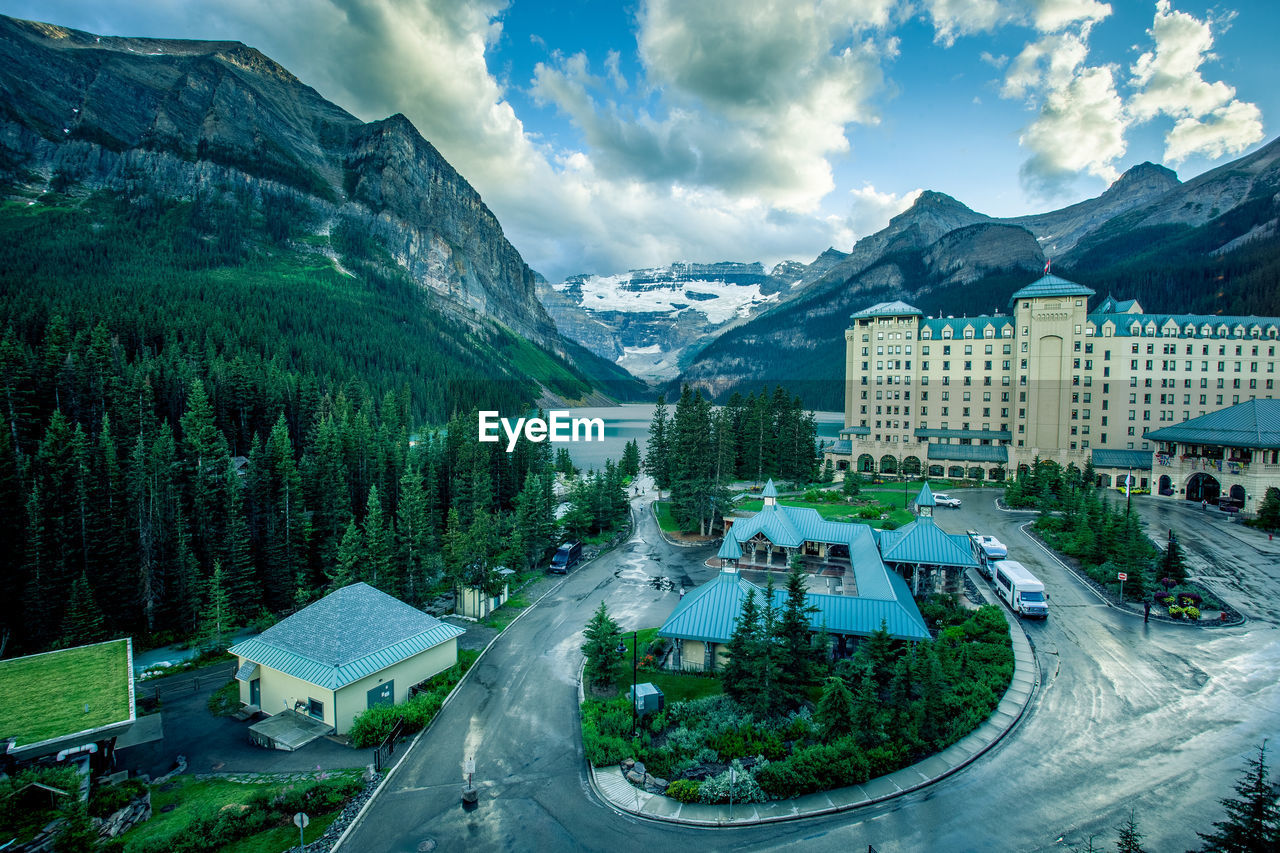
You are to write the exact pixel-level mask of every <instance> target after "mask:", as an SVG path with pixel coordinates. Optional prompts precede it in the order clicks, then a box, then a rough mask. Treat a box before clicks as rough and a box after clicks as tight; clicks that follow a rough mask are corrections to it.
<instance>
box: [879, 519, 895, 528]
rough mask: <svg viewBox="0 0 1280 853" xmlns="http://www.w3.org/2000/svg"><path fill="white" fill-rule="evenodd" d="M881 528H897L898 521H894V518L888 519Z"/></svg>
mask: <svg viewBox="0 0 1280 853" xmlns="http://www.w3.org/2000/svg"><path fill="white" fill-rule="evenodd" d="M880 529H881V530H897V529H898V522H896V521H894V520H893V519H892V518H889V519H886V520H885V522H884V524H882V525H880Z"/></svg>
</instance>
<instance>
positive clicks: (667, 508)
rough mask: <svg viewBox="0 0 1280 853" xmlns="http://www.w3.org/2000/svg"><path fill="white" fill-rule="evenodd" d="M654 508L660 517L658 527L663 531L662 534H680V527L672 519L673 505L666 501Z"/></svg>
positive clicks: (659, 502) (658, 503) (660, 502)
mask: <svg viewBox="0 0 1280 853" xmlns="http://www.w3.org/2000/svg"><path fill="white" fill-rule="evenodd" d="M654 506H655V511H656V513H657V516H658V527H660V528H661V529H662V532H663V533H679V532H680V525H678V524H676V520H675V519H674V518H672V517H671V504H669V503H667V502H666V501H658V502H657V503H656V504H655V505H654Z"/></svg>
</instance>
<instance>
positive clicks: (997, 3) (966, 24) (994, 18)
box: [924, 0, 1111, 47]
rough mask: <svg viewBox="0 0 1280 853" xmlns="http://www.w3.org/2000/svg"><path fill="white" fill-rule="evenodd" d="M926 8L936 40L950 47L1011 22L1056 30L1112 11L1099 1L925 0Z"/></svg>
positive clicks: (1106, 4)
mask: <svg viewBox="0 0 1280 853" xmlns="http://www.w3.org/2000/svg"><path fill="white" fill-rule="evenodd" d="M924 9H925V11H926V12H927V13H928V15H929V18H930V20H932V21H933V27H934V40H935V41H937V42H939V43H940V44H944V45H946V46H947V47H950V46H951V45H953V44H955V41H956V39H957V38H958V37H960V36H969V35H974V34H976V33H989V32H993V31H995V30H997V29H1000V28H1001V27H1004V26H1007V25H1010V24H1017V25H1022V26H1032V27H1034V28H1035V29H1036V30H1038V31H1039V32H1041V33H1056V32H1059V31H1061V30H1064V29H1066V28H1067V27H1070V26H1073V25H1076V24H1085V23H1093V22H1096V21H1101V20H1102V19H1104V18H1106V17H1107V16H1109V15H1110V14H1111V4H1109V3H1099V2H1098V1H1097V0H924Z"/></svg>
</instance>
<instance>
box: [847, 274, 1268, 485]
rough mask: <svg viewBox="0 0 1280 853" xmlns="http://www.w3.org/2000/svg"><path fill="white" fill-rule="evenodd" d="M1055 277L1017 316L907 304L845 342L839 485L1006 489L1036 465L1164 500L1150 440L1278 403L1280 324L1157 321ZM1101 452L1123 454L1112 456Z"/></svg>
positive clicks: (1024, 297)
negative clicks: (929, 312)
mask: <svg viewBox="0 0 1280 853" xmlns="http://www.w3.org/2000/svg"><path fill="white" fill-rule="evenodd" d="M1094 295H1095V294H1094V292H1093V291H1092V290H1090V289H1089V288H1087V287H1084V286H1083V285H1079V284H1076V283H1074V282H1070V281H1067V280H1065V279H1062V278H1059V277H1058V276H1055V275H1045V276H1044V277H1042V278H1040V279H1039V280H1038V281H1035V282H1033V283H1032V284H1029V285H1028V286H1026V287H1024V288H1022V289H1021V290H1019V291H1018V292H1016V293H1015V294H1014V295H1013V297H1012V298H1011V300H1010V305H1009V307H1010V309H1011V311H1012V313H1010V314H1000V313H997V314H992V315H979V316H976V317H965V316H961V317H956V316H947V317H925V316H924V315H923V312H921V311H920V310H919V309H917V308H914V307H912V306H910V305H907V304H905V303H903V302H886V303H880V304H878V305H873V306H871V307H870V308H866V309H864V310H862V311H859V312H857V313H855V314H854V315H853V317H852V318H851V319H852V322H851V325H850V327H849V329H848V330H846V332H845V412H844V423H845V428H844V430H843V431H842V433H841V440H840V441H838V442H836V443H835V445H834V446H832V447H831V448H829V449H828V450H827V457H828V458H830V459H831V460H832V462H833V464H834V465H835V466H836V467H837V468H840V469H844V468H853V469H854V470H858V471H863V472H875V473H885V474H897V473H906V474H910V475H917V474H920V475H924V476H931V477H949V478H952V479H958V478H965V479H972V480H1003V479H1005V478H1006V476H1011V475H1012V474H1013V473H1015V472H1016V471H1017V470H1018V469H1019V468H1021V467H1023V466H1029V465H1031V464H1032V463H1033V462H1034V460H1035V459H1036V457H1040V458H1043V459H1053V460H1055V461H1057V462H1059V463H1060V464H1063V465H1066V464H1070V463H1074V464H1075V465H1076V466H1077V467H1080V468H1083V467H1084V466H1085V464H1086V462H1089V461H1092V462H1093V463H1094V467H1095V469H1096V470H1097V471H1098V472H1099V476H1100V479H1101V480H1102V483H1101V484H1102V485H1111V484H1112V483H1113V482H1116V481H1117V480H1118V478H1123V477H1124V476H1126V475H1128V474H1129V473H1132V475H1133V478H1134V485H1135V486H1136V487H1138V488H1150V487H1151V485H1152V484H1151V482H1150V480H1151V465H1152V461H1151V460H1152V450H1153V448H1154V447H1155V442H1153V441H1152V440H1151V438H1150V437H1149V435H1148V434H1149V433H1150V432H1152V431H1154V430H1156V429H1160V428H1161V427H1166V426H1170V425H1172V424H1177V423H1181V422H1182V421H1185V420H1188V419H1191V418H1195V417H1200V416H1202V415H1205V414H1208V413H1209V412H1213V411H1216V410H1218V409H1222V408H1225V407H1227V406H1232V405H1235V404H1237V403H1241V402H1245V401H1248V400H1252V399H1262V398H1273V397H1276V396H1278V395H1277V392H1276V386H1275V382H1276V363H1277V361H1278V360H1280V359H1278V358H1277V347H1278V346H1280V341H1278V340H1277V336H1278V335H1280V318H1274V317H1223V316H1216V315H1209V316H1206V315H1189V314H1148V313H1146V312H1144V311H1143V309H1142V306H1141V305H1139V304H1138V303H1137V302H1136V301H1135V300H1128V301H1117V300H1115V299H1113V298H1111V297H1107V298H1106V299H1103V300H1102V301H1101V302H1100V303H1098V305H1097V307H1096V308H1095V309H1094V310H1093V311H1092V312H1090V311H1089V310H1088V301H1089V298H1090V297H1092V296H1094ZM1097 451H1110V452H1103V453H1098V452H1097Z"/></svg>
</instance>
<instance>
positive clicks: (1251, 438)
mask: <svg viewBox="0 0 1280 853" xmlns="http://www.w3.org/2000/svg"><path fill="white" fill-rule="evenodd" d="M1147 438H1150V439H1152V440H1154V441H1176V442H1180V443H1182V444H1211V445H1221V446H1223V447H1247V448H1257V449H1267V450H1274V449H1276V448H1280V400H1248V401H1246V402H1244V403H1239V404H1237V405H1234V406H1229V407H1228V408H1225V409H1219V410H1218V411H1216V412H1209V413H1208V414H1207V415H1201V416H1200V417H1198V418H1192V419H1191V420H1189V421H1183V422H1182V423H1180V424H1178V425H1177V426H1170V427H1165V428H1164V429H1158V430H1155V431H1154V432H1151V433H1148V434H1147Z"/></svg>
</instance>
